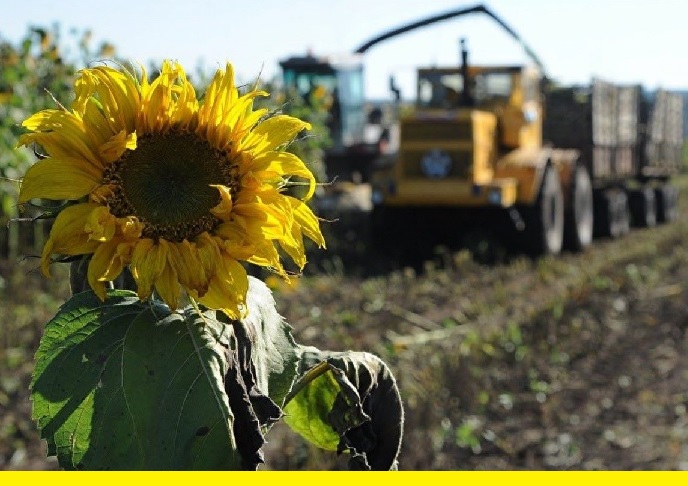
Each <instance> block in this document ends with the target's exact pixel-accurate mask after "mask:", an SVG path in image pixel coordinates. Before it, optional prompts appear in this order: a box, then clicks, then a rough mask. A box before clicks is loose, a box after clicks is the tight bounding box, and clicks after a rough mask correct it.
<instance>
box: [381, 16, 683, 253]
mask: <svg viewBox="0 0 688 486" xmlns="http://www.w3.org/2000/svg"><path fill="white" fill-rule="evenodd" d="M480 11H482V12H484V13H488V15H489V16H490V17H492V18H493V19H495V20H497V22H498V23H499V24H500V25H501V26H502V27H504V28H505V29H506V30H507V31H508V32H509V33H510V34H511V35H512V36H514V37H515V38H516V39H517V40H519V42H521V41H520V38H518V36H517V35H516V34H515V33H514V32H513V30H511V29H510V28H509V27H508V26H506V24H505V23H504V22H503V21H502V20H501V19H499V18H498V17H496V16H495V15H494V14H493V13H492V12H490V11H489V10H487V9H486V8H485V7H482V6H480ZM399 30H400V29H397V31H399ZM524 47H525V45H524ZM526 52H527V53H528V54H530V55H531V57H532V58H533V60H534V61H535V64H536V65H535V66H474V65H469V63H468V53H467V50H466V46H465V43H464V41H463V40H462V42H461V59H462V62H461V64H460V65H459V66H455V67H443V68H439V67H431V68H421V69H418V82H417V103H416V107H415V109H414V110H413V112H412V113H410V114H407V115H406V116H404V117H403V118H402V119H401V120H400V142H399V151H398V153H396V154H394V155H392V156H389V157H386V158H385V159H384V160H381V161H379V165H380V166H381V167H382V169H381V170H379V171H378V172H377V173H376V174H375V175H374V177H373V191H372V198H373V204H374V210H373V226H374V227H373V229H374V233H373V234H374V237H375V238H376V241H377V242H379V243H382V242H385V241H386V242H389V243H390V244H392V243H393V244H398V243H399V242H403V241H407V242H408V241H412V240H413V239H414V238H417V237H419V236H421V235H427V234H431V233H434V234H449V233H454V234H455V233H459V232H460V231H462V228H464V226H463V223H464V222H466V223H468V222H471V221H469V220H472V222H473V223H475V222H476V221H477V222H478V223H482V225H483V226H491V227H493V228H495V229H498V230H500V231H503V230H505V231H507V232H508V233H509V234H511V235H514V236H516V237H517V239H518V242H519V243H522V244H523V246H524V247H525V248H526V249H527V250H529V251H531V252H533V253H537V254H542V253H550V254H556V253H558V252H559V251H561V249H562V247H563V246H564V245H565V244H566V246H568V247H569V248H571V249H576V250H579V249H582V248H585V247H586V246H588V245H589V244H590V243H591V241H592V238H593V231H595V232H596V233H599V234H602V235H608V236H612V237H617V236H620V235H622V234H624V233H625V232H626V231H627V230H628V227H629V224H630V222H631V221H633V222H635V223H637V224H638V225H645V226H650V225H653V224H654V222H655V220H656V219H657V218H659V220H670V219H673V218H674V217H675V215H676V206H677V192H676V191H675V189H674V188H672V187H671V186H669V184H668V179H669V177H670V176H671V175H672V174H674V173H676V172H677V171H678V169H679V166H680V160H681V155H680V147H681V145H682V127H681V123H682V105H681V100H680V99H679V98H678V97H677V96H673V95H671V94H669V93H663V92H662V93H659V94H658V95H657V100H656V101H655V102H654V103H650V102H648V101H645V100H644V99H643V98H642V96H641V90H640V88H639V87H637V86H632V87H619V86H615V85H612V84H610V83H605V82H602V81H599V80H596V81H594V82H593V83H592V84H591V86H588V87H582V88H581V87H574V88H559V89H553V88H552V87H551V86H550V85H549V84H548V83H547V82H544V81H543V78H542V74H541V64H540V63H539V60H538V59H537V57H536V56H535V55H534V54H532V51H530V49H528V48H527V47H526ZM554 113H556V116H554V115H553V114H554Z"/></svg>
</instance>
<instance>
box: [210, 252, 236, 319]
mask: <svg viewBox="0 0 688 486" xmlns="http://www.w3.org/2000/svg"><path fill="white" fill-rule="evenodd" d="M218 267H219V268H218V271H217V273H216V275H215V277H213V278H212V279H211V281H210V286H209V287H208V292H206V294H205V295H204V296H203V297H201V298H200V299H199V302H200V303H201V304H203V305H205V306H207V307H210V308H211V309H219V310H221V311H222V312H224V313H225V314H227V316H228V317H229V318H230V319H241V318H243V317H245V316H246V293H247V292H248V277H247V275H246V270H245V269H244V267H243V266H242V265H241V264H240V263H239V262H238V261H236V260H235V259H234V258H232V257H230V256H228V255H226V254H223V255H222V258H221V259H220V261H219V266H218Z"/></svg>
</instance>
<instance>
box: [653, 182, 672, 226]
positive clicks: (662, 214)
mask: <svg viewBox="0 0 688 486" xmlns="http://www.w3.org/2000/svg"><path fill="white" fill-rule="evenodd" d="M655 201H656V204H657V222H658V223H670V222H671V221H675V220H676V219H677V218H678V189H676V188H675V187H674V186H671V185H669V184H668V183H667V184H664V185H662V186H660V187H658V188H656V189H655Z"/></svg>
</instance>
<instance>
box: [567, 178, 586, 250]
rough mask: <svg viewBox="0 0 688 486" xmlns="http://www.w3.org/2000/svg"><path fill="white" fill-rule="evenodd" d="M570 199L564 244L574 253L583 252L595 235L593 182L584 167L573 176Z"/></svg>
mask: <svg viewBox="0 0 688 486" xmlns="http://www.w3.org/2000/svg"><path fill="white" fill-rule="evenodd" d="M570 198H571V200H570V202H569V208H568V211H566V216H565V218H564V223H565V224H564V243H565V245H566V247H567V248H569V249H571V250H573V251H581V250H583V249H585V248H587V247H588V246H590V244H591V243H592V234H593V197H592V182H591V181H590V174H588V170H587V169H586V168H585V167H583V166H582V165H579V166H577V167H576V169H575V172H574V174H573V181H572V186H571V195H570Z"/></svg>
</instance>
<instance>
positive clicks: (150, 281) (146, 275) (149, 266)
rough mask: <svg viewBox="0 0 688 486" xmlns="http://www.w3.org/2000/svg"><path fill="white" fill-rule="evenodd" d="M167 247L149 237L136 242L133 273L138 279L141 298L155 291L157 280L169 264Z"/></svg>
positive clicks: (131, 267)
mask: <svg viewBox="0 0 688 486" xmlns="http://www.w3.org/2000/svg"><path fill="white" fill-rule="evenodd" d="M166 250H167V247H166V246H162V245H158V244H156V243H155V242H154V241H153V240H151V239H149V238H144V239H142V240H139V241H138V242H136V246H135V247H134V250H133V252H132V255H131V265H130V269H131V274H132V276H133V277H134V280H136V292H137V294H138V296H139V299H141V300H145V299H147V298H148V297H150V295H151V293H152V292H153V286H154V285H155V281H156V280H157V279H158V277H159V276H160V275H161V274H162V271H163V268H164V267H165V265H167V251H166Z"/></svg>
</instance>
